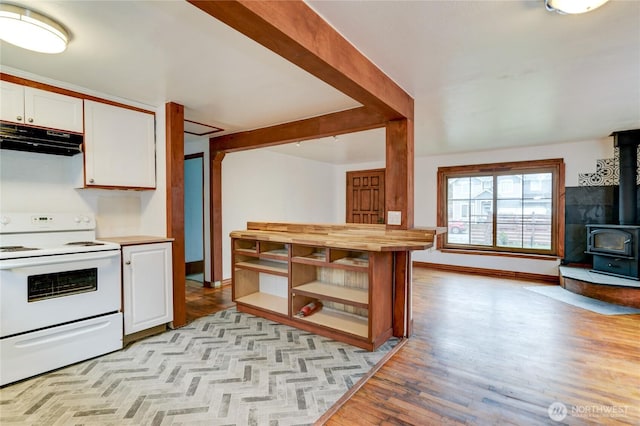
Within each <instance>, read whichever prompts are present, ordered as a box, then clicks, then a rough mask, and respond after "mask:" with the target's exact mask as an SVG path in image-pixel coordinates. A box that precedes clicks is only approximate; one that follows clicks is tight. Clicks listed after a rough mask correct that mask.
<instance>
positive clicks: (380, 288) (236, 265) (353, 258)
mask: <svg viewBox="0 0 640 426" xmlns="http://www.w3.org/2000/svg"><path fill="white" fill-rule="evenodd" d="M232 247H233V256H232V257H233V276H232V280H233V299H234V301H235V302H236V303H237V306H238V310H240V311H244V312H249V313H251V314H254V315H261V316H264V317H266V318H269V319H272V320H275V321H279V322H283V323H286V324H289V325H293V326H295V327H299V328H302V329H305V330H308V331H312V332H314V333H317V334H321V335H325V336H328V337H331V338H334V339H337V340H342V341H345V342H348V343H350V344H353V345H356V346H360V347H362V348H365V349H368V350H374V349H375V348H376V347H377V346H379V345H380V344H382V343H383V342H384V341H386V340H387V339H388V338H389V337H390V336H391V334H392V308H393V307H392V288H391V283H392V256H391V253H390V252H378V253H370V252H368V251H365V250H345V249H343V248H332V247H325V246H314V245H306V244H295V243H284V242H278V241H274V240H273V239H271V240H269V241H261V240H258V239H256V240H250V239H246V238H240V239H236V238H233V239H232ZM274 276H275V277H281V278H284V279H282V281H281V282H280V283H278V282H277V280H276V279H274V278H272V277H274ZM265 281H269V282H268V283H266V282H265ZM274 282H275V284H274ZM310 302H316V303H321V304H322V309H321V310H320V311H317V312H315V313H313V314H312V315H310V316H308V317H298V316H296V313H298V312H299V311H300V309H301V308H302V307H303V306H304V305H306V304H308V303H310Z"/></svg>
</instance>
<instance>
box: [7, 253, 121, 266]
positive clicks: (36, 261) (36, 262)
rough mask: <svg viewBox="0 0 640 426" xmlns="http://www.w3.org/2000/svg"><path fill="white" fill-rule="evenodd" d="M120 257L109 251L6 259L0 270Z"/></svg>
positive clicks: (118, 254)
mask: <svg viewBox="0 0 640 426" xmlns="http://www.w3.org/2000/svg"><path fill="white" fill-rule="evenodd" d="M116 256H120V250H110V251H106V252H104V251H103V252H94V253H82V254H80V255H79V254H78V253H74V254H70V255H62V256H42V257H39V258H36V257H30V258H26V259H15V260H12V259H7V260H3V261H2V262H0V270H8V269H18V268H30V267H32V266H42V265H57V264H61V263H69V262H83V261H86V260H97V259H108V258H110V257H116Z"/></svg>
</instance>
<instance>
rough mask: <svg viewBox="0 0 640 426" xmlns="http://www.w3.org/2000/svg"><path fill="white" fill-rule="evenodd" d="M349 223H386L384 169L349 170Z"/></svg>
mask: <svg viewBox="0 0 640 426" xmlns="http://www.w3.org/2000/svg"><path fill="white" fill-rule="evenodd" d="M347 223H384V169H375V170H358V171H353V172H347Z"/></svg>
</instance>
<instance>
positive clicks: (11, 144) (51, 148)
mask: <svg viewBox="0 0 640 426" xmlns="http://www.w3.org/2000/svg"><path fill="white" fill-rule="evenodd" d="M83 140H84V137H83V135H81V134H78V133H67V132H63V131H58V130H52V129H41V128H38V127H29V126H22V125H19V124H10V123H0V149H12V150H14V151H28V152H39V153H42V154H53V155H66V156H71V155H75V154H79V153H81V152H82V142H83Z"/></svg>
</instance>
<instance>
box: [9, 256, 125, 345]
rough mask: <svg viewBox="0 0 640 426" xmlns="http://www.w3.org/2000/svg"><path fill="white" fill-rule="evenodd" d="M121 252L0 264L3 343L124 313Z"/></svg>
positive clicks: (33, 258)
mask: <svg viewBox="0 0 640 426" xmlns="http://www.w3.org/2000/svg"><path fill="white" fill-rule="evenodd" d="M120 295H121V279H120V250H111V251H101V252H87V253H74V254H65V255H53V256H42V257H31V258H23V259H6V260H1V261H0V307H1V310H0V337H2V338H5V337H7V336H12V335H16V334H20V333H25V332H28V331H33V330H38V329H42V328H46V327H51V326H55V325H59V324H63V323H68V322H72V321H77V320H80V319H84V318H90V317H94V316H97V315H103V314H107V313H112V312H118V311H120V305H121V296H120Z"/></svg>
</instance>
